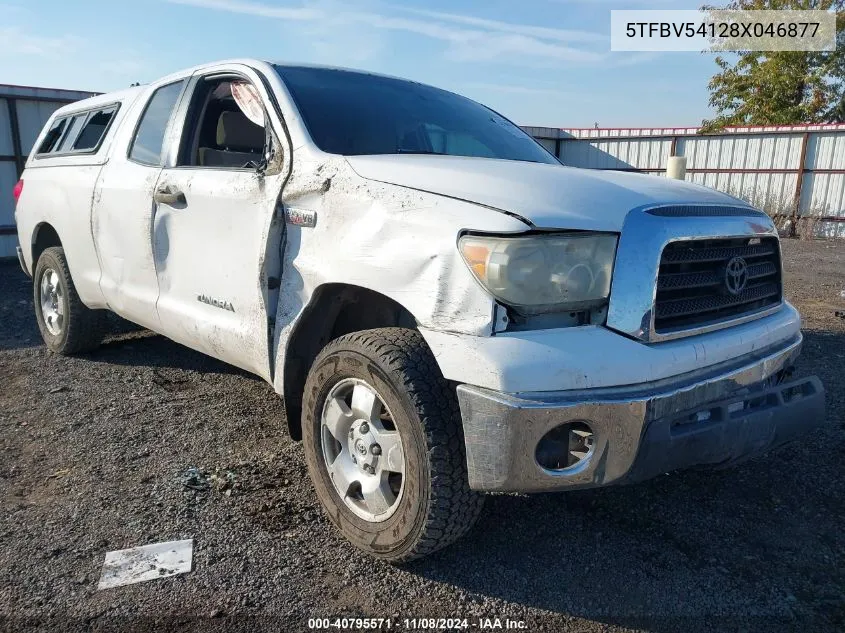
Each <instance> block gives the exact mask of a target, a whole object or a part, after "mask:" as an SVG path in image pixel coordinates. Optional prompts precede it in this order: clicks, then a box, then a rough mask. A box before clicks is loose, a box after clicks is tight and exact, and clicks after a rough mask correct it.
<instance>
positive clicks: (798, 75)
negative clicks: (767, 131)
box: [701, 0, 845, 133]
mask: <svg viewBox="0 0 845 633" xmlns="http://www.w3.org/2000/svg"><path fill="white" fill-rule="evenodd" d="M703 9H705V10H718V9H728V10H752V9H757V10H762V9H770V10H777V9H821V10H825V11H829V10H833V11H835V12H836V16H837V19H836V43H837V47H836V50H835V51H830V52H806V51H741V52H737V53H733V54H730V55H718V56H717V57H716V65H717V66H718V67H719V72H717V73H716V75H714V76H713V78H712V79H711V80H710V83H709V84H708V88H709V89H710V106H711V107H713V108H714V109H715V111H716V116H715V118H713V119H710V120H704V121H703V122H702V128H701V132H702V133H708V132H716V131H718V130H720V129H721V128H723V127H725V126H727V125H789V124H795V123H827V122H838V121H843V120H845V13H843V10H845V0H733V1H731V2H728V3H727V5H726V6H720V7H715V6H705V7H703Z"/></svg>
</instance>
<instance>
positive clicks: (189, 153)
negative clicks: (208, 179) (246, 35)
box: [179, 77, 266, 169]
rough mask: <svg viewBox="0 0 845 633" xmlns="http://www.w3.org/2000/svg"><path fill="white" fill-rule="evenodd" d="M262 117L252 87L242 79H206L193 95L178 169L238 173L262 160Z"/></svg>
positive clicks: (260, 104)
mask: <svg viewBox="0 0 845 633" xmlns="http://www.w3.org/2000/svg"><path fill="white" fill-rule="evenodd" d="M264 126H265V113H264V107H263V104H262V103H261V98H260V96H259V94H258V91H257V90H256V89H255V87H254V86H253V85H252V84H251V83H249V82H247V81H244V80H243V79H240V78H235V77H228V78H220V77H215V78H210V79H207V80H205V81H202V82H200V83H199V84H198V85H197V89H196V91H195V92H194V97H193V99H192V102H191V107H190V110H189V114H188V125H186V127H185V134H184V138H183V143H182V151H181V153H180V159H179V165H180V166H191V167H213V168H217V169H221V168H222V169H242V168H249V167H254V166H255V165H257V164H259V163H260V162H261V160H262V159H263V157H264V145H265V142H266V133H265V128H264Z"/></svg>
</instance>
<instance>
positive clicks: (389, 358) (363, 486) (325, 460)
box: [302, 328, 483, 562]
mask: <svg viewBox="0 0 845 633" xmlns="http://www.w3.org/2000/svg"><path fill="white" fill-rule="evenodd" d="M302 425H303V440H304V448H305V456H306V460H307V462H308V470H309V473H310V475H311V478H312V480H313V481H314V487H315V489H316V491H317V496H318V497H319V498H320V501H321V502H322V504H323V506H324V508H325V509H326V511H327V513H328V515H329V518H330V519H331V521H332V522H333V523H334V524H335V525H336V526H337V527H338V528H339V529H340V530H341V532H343V534H344V536H345V537H346V538H347V539H349V541H351V542H352V544H353V545H355V546H356V547H358V548H359V549H362V550H364V551H365V552H367V553H369V554H372V555H373V556H376V557H378V558H382V559H385V560H388V561H391V562H404V561H408V560H412V559H414V558H419V557H421V556H425V555H427V554H430V553H432V552H434V551H436V550H438V549H440V548H443V547H445V546H447V545H449V544H450V543H452V542H454V541H455V540H457V539H458V538H460V537H461V536H463V535H464V534H465V533H466V532H467V531H468V530H469V529H470V528H471V527H472V526H473V525H474V523H475V521H476V519H477V518H478V515H479V512H480V510H481V507H482V503H483V496H482V495H480V494H478V493H475V492H473V491H472V490H470V489H469V485H468V479H467V473H466V458H465V453H464V443H463V435H462V432H461V431H462V428H461V419H460V413H459V409H458V403H457V398H456V396H455V393H454V391H453V390H452V389H451V388H450V386H449V384H448V383H447V382H446V381H445V380H444V379H443V376H442V375H441V374H440V370H439V368H438V366H437V363H436V361H435V360H434V357H433V355H432V354H431V351H430V350H429V349H428V346H427V345H426V343H425V341H424V340H423V338H422V336H420V334H419V333H418V332H416V331H414V330H406V329H401V328H385V329H379V330H368V331H364V332H357V333H354V334H349V335H346V336H343V337H341V338H339V339H337V340H335V341H333V342H331V343H329V345H328V346H326V348H325V349H324V350H323V351H322V352H321V353H320V355H319V356H318V357H317V359H316V360H315V361H314V365H313V366H312V368H311V372H310V373H309V375H308V381H307V383H306V386H305V394H304V398H303V413H302Z"/></svg>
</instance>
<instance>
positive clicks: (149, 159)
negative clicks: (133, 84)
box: [129, 80, 185, 165]
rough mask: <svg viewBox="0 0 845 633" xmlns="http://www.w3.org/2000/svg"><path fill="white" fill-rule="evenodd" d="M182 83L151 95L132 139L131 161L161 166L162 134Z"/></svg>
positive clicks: (165, 129) (173, 84) (165, 87)
mask: <svg viewBox="0 0 845 633" xmlns="http://www.w3.org/2000/svg"><path fill="white" fill-rule="evenodd" d="M184 83H185V82H184V80H183V81H177V82H176V83H172V84H167V85H166V86H162V87H161V88H159V89H158V90H156V91H155V92H154V93H153V96H152V98H150V101H149V103H148V104H147V107H146V109H145V110H144V114H143V115H142V116H141V121H140V123H139V124H138V129H136V130H135V138H134V139H132V147H131V148H130V150H129V158H130V159H131V160H134V161H135V162H138V163H143V164H144V165H161V150H162V146H163V145H164V134H165V132H166V131H167V125H168V123H170V117H171V116H172V115H173V110H174V108H175V107H176V101H177V100H178V99H179V95H180V94H181V92H182V85H183V84H184Z"/></svg>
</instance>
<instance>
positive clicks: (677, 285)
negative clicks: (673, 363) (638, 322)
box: [654, 237, 782, 333]
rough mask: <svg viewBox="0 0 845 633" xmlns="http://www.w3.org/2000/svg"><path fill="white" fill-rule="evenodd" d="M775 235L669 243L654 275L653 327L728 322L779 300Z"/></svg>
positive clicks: (673, 328)
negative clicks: (655, 284) (655, 276)
mask: <svg viewBox="0 0 845 633" xmlns="http://www.w3.org/2000/svg"><path fill="white" fill-rule="evenodd" d="M781 294H782V290H781V264H780V250H779V249H778V242H777V239H776V238H774V237H766V238H737V239H708V240H685V241H680V242H672V243H671V244H669V245H668V246H666V248H665V249H664V250H663V254H662V256H661V258H660V271H659V273H658V276H657V295H656V301H655V306H654V326H655V330H656V331H657V332H659V333H661V332H669V331H676V330H683V329H688V328H693V327H699V326H702V325H706V324H710V323H718V322H719V321H727V320H730V319H734V318H738V317H742V316H745V315H747V314H751V313H753V312H757V311H759V310H762V309H764V308H767V307H771V306H774V305H777V304H779V303H780V301H781Z"/></svg>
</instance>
